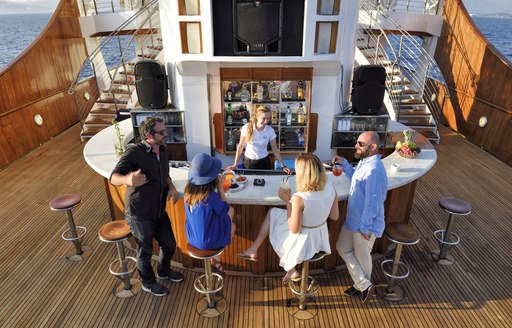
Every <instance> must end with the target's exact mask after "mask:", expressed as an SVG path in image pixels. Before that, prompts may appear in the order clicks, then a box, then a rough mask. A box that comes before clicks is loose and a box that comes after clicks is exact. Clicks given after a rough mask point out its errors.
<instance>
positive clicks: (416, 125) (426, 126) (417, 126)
mask: <svg viewBox="0 0 512 328" xmlns="http://www.w3.org/2000/svg"><path fill="white" fill-rule="evenodd" d="M398 123H402V124H403V125H407V126H408V127H410V128H413V129H432V128H435V127H436V125H435V124H433V123H423V124H422V123H416V122H415V123H412V124H411V123H406V122H402V120H401V119H400V120H398Z"/></svg>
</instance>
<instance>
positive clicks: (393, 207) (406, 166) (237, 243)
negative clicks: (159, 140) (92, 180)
mask: <svg viewBox="0 0 512 328" xmlns="http://www.w3.org/2000/svg"><path fill="white" fill-rule="evenodd" d="M119 126H120V128H121V131H122V132H123V134H124V135H125V140H131V139H133V131H132V127H131V123H130V120H125V121H123V122H120V123H119ZM405 128H406V127H405V126H403V125H402V124H399V123H396V122H390V124H389V132H390V133H397V134H401V133H402V131H403V130H404V129H405ZM413 137H414V140H415V142H416V144H417V145H418V146H419V147H420V148H421V153H420V154H419V155H418V157H417V158H415V159H406V158H403V157H401V156H400V155H398V154H397V152H393V153H392V154H390V155H389V156H387V157H385V158H384V159H383V163H384V166H385V167H386V170H387V174H388V194H387V197H386V203H385V211H386V222H408V221H409V217H410V211H411V207H412V203H413V199H414V193H415V188H416V181H417V179H418V178H419V177H421V176H422V175H424V174H425V173H426V172H427V171H428V170H430V168H431V167H432V166H433V165H434V163H435V162H436V160H437V154H436V151H435V150H434V147H433V146H432V144H431V143H430V142H429V141H428V140H427V139H426V138H425V137H423V136H422V135H421V134H418V133H414V136H413ZM115 138H116V136H115V131H114V128H113V127H108V128H106V129H104V130H103V131H101V132H99V133H98V134H96V135H95V136H94V137H93V138H91V139H90V140H89V141H88V143H87V144H86V145H85V148H84V158H85V160H86V162H87V163H88V164H89V166H91V168H93V169H94V170H95V171H96V172H98V173H99V174H100V175H101V176H103V177H104V183H105V190H106V192H107V198H108V201H109V207H110V211H111V216H112V218H113V219H116V220H119V219H124V213H123V211H124V210H123V209H124V194H125V191H126V187H115V186H113V185H111V184H110V182H109V181H108V178H109V177H110V173H111V172H112V170H113V168H114V166H115V165H116V163H117V161H118V160H119V158H118V157H117V156H116V155H115V149H114V140H115ZM395 164H398V165H399V166H400V170H399V171H398V172H397V171H395V170H394V169H392V166H394V165H395ZM327 175H328V178H329V180H331V181H333V183H334V186H335V188H336V191H337V193H338V200H339V207H340V220H338V221H331V220H329V221H328V222H329V239H330V244H331V249H332V250H331V251H332V254H331V255H329V256H326V257H325V258H324V259H323V260H322V261H319V262H316V263H314V264H313V265H312V269H316V268H323V269H325V270H332V269H335V268H336V267H337V266H339V265H342V264H343V261H342V259H341V257H339V256H338V254H337V252H336V248H335V244H336V240H337V238H338V233H339V231H340V229H341V226H342V224H343V222H344V219H345V213H346V205H347V197H348V190H349V187H350V181H349V179H348V178H347V177H346V176H345V175H342V176H341V177H334V176H333V175H332V173H328V174H327ZM170 176H171V178H172V180H173V183H174V185H175V186H176V188H177V189H178V191H179V192H180V193H181V194H182V193H183V191H184V189H185V185H186V183H187V177H188V169H187V168H172V167H171V170H170ZM255 178H263V179H265V185H264V186H255V185H253V180H254V179H255ZM282 178H283V176H276V175H268V176H248V181H247V183H246V185H245V186H244V188H241V189H239V190H236V191H234V192H231V191H229V192H227V199H228V203H230V204H231V205H232V206H233V207H234V208H235V219H234V221H235V224H236V226H237V231H236V233H235V236H234V238H233V241H232V243H231V244H230V245H229V246H227V247H226V248H225V251H224V254H223V256H222V261H223V266H224V267H225V268H226V269H227V270H231V271H250V272H252V273H254V274H263V273H265V272H280V271H282V268H280V267H279V258H278V257H277V255H276V254H275V253H274V251H273V249H272V247H271V245H270V243H269V242H268V239H267V242H265V243H264V244H263V245H262V246H261V247H260V249H259V251H258V259H259V261H258V262H251V261H243V260H240V259H238V258H237V256H236V254H238V253H240V252H242V251H243V250H244V249H246V248H247V247H248V246H249V245H250V243H251V241H252V240H254V239H255V238H256V235H257V234H258V231H259V228H260V226H261V223H262V222H263V220H264V218H265V215H266V213H267V211H268V209H269V208H270V207H271V206H284V203H283V202H282V201H281V199H279V197H278V196H277V190H278V189H279V184H280V182H281V180H282ZM289 183H290V186H291V188H292V191H293V190H295V178H294V177H291V178H290V179H289ZM167 212H168V213H169V217H170V218H171V222H172V227H173V230H174V234H175V236H176V241H177V250H176V254H175V256H174V259H173V260H174V261H175V262H179V263H181V264H183V266H185V267H195V266H197V267H201V266H202V263H201V262H200V261H197V260H194V259H192V258H191V257H189V256H188V255H187V251H186V245H187V239H186V233H185V210H184V205H183V199H180V200H179V201H178V202H177V203H176V204H175V205H174V204H172V202H169V203H168V204H167ZM388 245H389V241H387V240H386V239H385V238H380V239H378V240H377V242H376V243H375V246H374V251H376V252H378V253H384V252H385V250H386V248H387V246H388Z"/></svg>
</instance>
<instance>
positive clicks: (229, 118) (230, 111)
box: [226, 103, 233, 125]
mask: <svg viewBox="0 0 512 328" xmlns="http://www.w3.org/2000/svg"><path fill="white" fill-rule="evenodd" d="M226 124H229V125H231V124H233V107H231V103H229V104H228V108H227V109H226Z"/></svg>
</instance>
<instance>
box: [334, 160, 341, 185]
mask: <svg viewBox="0 0 512 328" xmlns="http://www.w3.org/2000/svg"><path fill="white" fill-rule="evenodd" d="M341 173H343V168H342V167H341V165H339V164H334V165H333V166H332V175H334V176H335V178H334V181H335V183H336V182H337V181H339V178H338V177H339V176H340V175H341Z"/></svg>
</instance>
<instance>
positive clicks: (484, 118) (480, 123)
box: [478, 115, 487, 128]
mask: <svg viewBox="0 0 512 328" xmlns="http://www.w3.org/2000/svg"><path fill="white" fill-rule="evenodd" d="M486 125H487V116H485V115H484V116H482V117H480V119H479V120H478V126H479V127H481V128H485V126H486Z"/></svg>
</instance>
